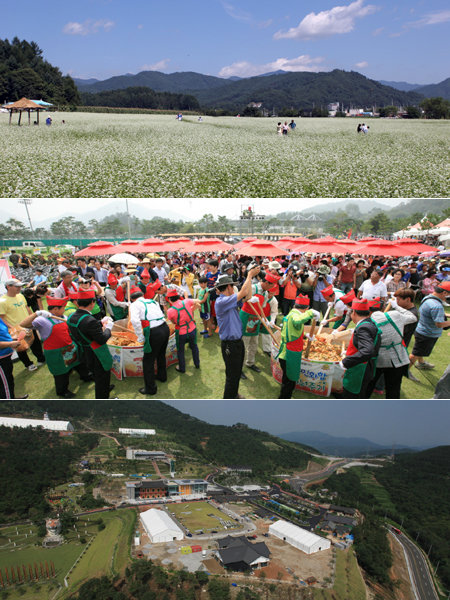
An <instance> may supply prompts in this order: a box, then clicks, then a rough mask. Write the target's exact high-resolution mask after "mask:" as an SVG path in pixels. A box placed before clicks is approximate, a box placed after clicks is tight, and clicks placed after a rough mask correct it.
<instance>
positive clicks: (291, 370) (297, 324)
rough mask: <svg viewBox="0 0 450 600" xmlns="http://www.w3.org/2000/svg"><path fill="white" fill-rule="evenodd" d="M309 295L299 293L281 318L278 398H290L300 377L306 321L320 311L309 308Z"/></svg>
mask: <svg viewBox="0 0 450 600" xmlns="http://www.w3.org/2000/svg"><path fill="white" fill-rule="evenodd" d="M309 304H310V299H309V296H303V295H302V294H300V295H299V296H297V298H296V300H295V306H294V308H293V309H292V310H291V311H290V312H289V314H288V315H287V316H286V317H284V319H283V329H282V331H281V345H280V352H279V353H278V360H279V361H280V366H281V369H282V371H283V379H282V382H281V391H280V396H279V398H280V399H284V400H286V399H290V398H292V393H293V392H294V390H295V386H296V384H297V381H298V380H299V378H300V373H301V368H302V353H303V337H304V336H303V333H304V327H305V325H306V323H308V322H309V321H311V320H312V319H320V313H319V312H318V311H316V310H313V309H310V308H309Z"/></svg>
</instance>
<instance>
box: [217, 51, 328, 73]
mask: <svg viewBox="0 0 450 600" xmlns="http://www.w3.org/2000/svg"><path fill="white" fill-rule="evenodd" d="M323 61H324V59H323V58H322V57H317V58H311V57H310V56H309V55H308V54H302V55H301V56H298V57H297V58H290V59H289V58H277V59H276V60H274V61H273V62H269V63H266V64H262V65H256V64H252V63H250V62H247V61H241V62H235V63H233V64H232V65H229V66H227V67H223V68H222V69H221V70H220V72H219V77H232V76H237V77H254V76H255V75H262V74H263V73H271V72H272V71H279V70H282V71H309V72H313V73H317V72H318V71H324V70H325V69H323V68H322V67H321V66H320V64H321V63H323Z"/></svg>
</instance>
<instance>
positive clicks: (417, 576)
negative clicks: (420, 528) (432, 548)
mask: <svg viewBox="0 0 450 600" xmlns="http://www.w3.org/2000/svg"><path fill="white" fill-rule="evenodd" d="M389 533H390V534H391V535H392V536H394V537H395V539H396V540H397V541H398V542H399V543H400V544H401V545H402V546H403V549H404V550H405V552H406V556H407V558H408V566H409V569H408V570H409V576H410V577H411V584H412V587H413V590H414V592H415V596H416V599H417V600H439V597H438V595H437V594H436V590H435V588H434V585H433V580H432V578H431V574H430V570H429V568H428V564H427V562H426V560H425V558H424V556H423V554H422V552H421V551H420V550H419V548H418V547H417V546H416V544H414V542H412V541H411V540H410V539H409V538H408V537H406V536H405V535H403V534H400V535H398V534H396V533H393V532H392V531H391V530H389Z"/></svg>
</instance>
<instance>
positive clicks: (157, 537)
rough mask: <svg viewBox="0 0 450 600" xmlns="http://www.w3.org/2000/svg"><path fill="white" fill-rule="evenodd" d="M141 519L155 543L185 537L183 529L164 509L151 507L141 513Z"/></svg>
mask: <svg viewBox="0 0 450 600" xmlns="http://www.w3.org/2000/svg"><path fill="white" fill-rule="evenodd" d="M140 519H141V523H142V525H143V527H144V529H145V531H146V532H147V534H148V537H149V538H150V541H151V542H152V543H153V544H160V543H164V542H173V541H175V540H182V539H184V533H183V531H182V530H181V529H180V527H178V525H177V524H176V523H175V521H173V519H171V518H170V517H169V515H168V514H167V513H166V512H165V511H163V510H158V509H157V508H151V509H150V510H146V511H145V512H143V513H141V515H140Z"/></svg>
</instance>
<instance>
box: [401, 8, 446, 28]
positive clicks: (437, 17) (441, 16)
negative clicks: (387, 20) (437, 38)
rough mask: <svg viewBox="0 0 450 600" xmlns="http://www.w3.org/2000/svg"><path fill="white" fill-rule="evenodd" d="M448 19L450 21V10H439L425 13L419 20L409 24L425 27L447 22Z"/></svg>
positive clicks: (408, 24) (410, 25)
mask: <svg viewBox="0 0 450 600" xmlns="http://www.w3.org/2000/svg"><path fill="white" fill-rule="evenodd" d="M448 21H450V10H441V11H439V12H435V13H430V14H428V15H425V16H424V17H422V19H419V20H418V21H412V22H410V23H407V26H409V27H424V26H425V25H439V24H440V23H447V22H448Z"/></svg>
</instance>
